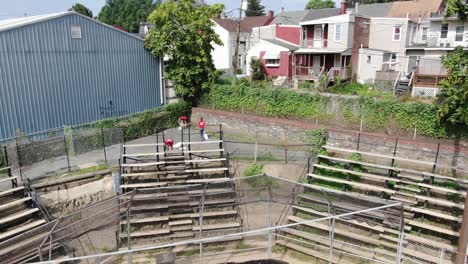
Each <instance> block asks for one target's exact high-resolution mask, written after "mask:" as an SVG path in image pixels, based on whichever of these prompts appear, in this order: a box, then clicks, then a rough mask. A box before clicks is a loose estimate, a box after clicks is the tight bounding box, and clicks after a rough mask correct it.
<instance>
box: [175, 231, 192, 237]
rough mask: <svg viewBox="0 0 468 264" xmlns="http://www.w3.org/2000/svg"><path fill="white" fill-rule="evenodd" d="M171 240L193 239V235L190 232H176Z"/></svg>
mask: <svg viewBox="0 0 468 264" xmlns="http://www.w3.org/2000/svg"><path fill="white" fill-rule="evenodd" d="M172 237H173V238H188V237H194V233H193V232H192V231H185V232H177V233H175V234H173V235H172Z"/></svg>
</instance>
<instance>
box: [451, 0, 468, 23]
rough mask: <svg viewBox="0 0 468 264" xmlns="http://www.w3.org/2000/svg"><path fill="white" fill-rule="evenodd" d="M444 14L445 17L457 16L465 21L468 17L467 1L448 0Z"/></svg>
mask: <svg viewBox="0 0 468 264" xmlns="http://www.w3.org/2000/svg"><path fill="white" fill-rule="evenodd" d="M445 16H446V17H455V16H457V17H458V18H460V19H461V20H462V21H465V20H466V19H467V18H468V1H467V0H448V1H447V9H446V12H445Z"/></svg>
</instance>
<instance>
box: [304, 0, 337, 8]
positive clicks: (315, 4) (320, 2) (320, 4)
mask: <svg viewBox="0 0 468 264" xmlns="http://www.w3.org/2000/svg"><path fill="white" fill-rule="evenodd" d="M333 7H335V2H333V0H309V2H308V3H307V6H306V9H309V10H310V9H323V8H333Z"/></svg>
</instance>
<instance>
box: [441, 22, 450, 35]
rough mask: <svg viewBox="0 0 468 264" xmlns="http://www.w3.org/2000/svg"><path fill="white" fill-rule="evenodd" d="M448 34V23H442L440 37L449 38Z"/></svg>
mask: <svg viewBox="0 0 468 264" xmlns="http://www.w3.org/2000/svg"><path fill="white" fill-rule="evenodd" d="M447 34H448V24H442V27H441V28H440V38H447Z"/></svg>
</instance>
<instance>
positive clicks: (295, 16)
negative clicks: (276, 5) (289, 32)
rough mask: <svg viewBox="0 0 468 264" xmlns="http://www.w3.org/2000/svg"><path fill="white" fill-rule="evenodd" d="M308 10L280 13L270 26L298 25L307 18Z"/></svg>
mask: <svg viewBox="0 0 468 264" xmlns="http://www.w3.org/2000/svg"><path fill="white" fill-rule="evenodd" d="M308 13H309V10H300V11H285V12H281V13H280V14H278V15H277V16H275V19H273V21H272V22H271V25H275V24H281V25H299V23H300V22H301V21H302V20H303V19H304V18H305V17H306V16H307V14H308Z"/></svg>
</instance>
